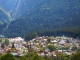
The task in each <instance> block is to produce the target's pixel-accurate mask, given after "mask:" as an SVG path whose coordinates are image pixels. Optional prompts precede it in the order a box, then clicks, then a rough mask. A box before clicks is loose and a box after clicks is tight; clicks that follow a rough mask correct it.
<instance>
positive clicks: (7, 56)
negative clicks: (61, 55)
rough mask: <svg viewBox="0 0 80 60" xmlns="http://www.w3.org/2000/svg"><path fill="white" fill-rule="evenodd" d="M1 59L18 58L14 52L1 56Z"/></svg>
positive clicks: (13, 59)
mask: <svg viewBox="0 0 80 60" xmlns="http://www.w3.org/2000/svg"><path fill="white" fill-rule="evenodd" d="M0 60H16V58H15V57H14V56H13V55H12V54H10V53H7V54H5V55H3V56H1V59H0Z"/></svg>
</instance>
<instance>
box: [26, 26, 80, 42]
mask: <svg viewBox="0 0 80 60" xmlns="http://www.w3.org/2000/svg"><path fill="white" fill-rule="evenodd" d="M63 35H65V36H67V37H73V38H77V37H79V38H80V28H76V27H72V28H62V29H61V28H60V29H54V30H42V31H35V32H32V33H29V34H27V35H25V40H26V41H28V40H30V39H33V38H35V37H37V36H54V37H56V36H63Z"/></svg>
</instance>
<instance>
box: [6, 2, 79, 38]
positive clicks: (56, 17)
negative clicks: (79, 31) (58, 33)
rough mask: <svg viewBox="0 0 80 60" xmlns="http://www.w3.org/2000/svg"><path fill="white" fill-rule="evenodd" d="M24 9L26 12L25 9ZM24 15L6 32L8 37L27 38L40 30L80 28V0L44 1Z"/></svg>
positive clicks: (10, 25) (11, 24) (13, 22)
mask: <svg viewBox="0 0 80 60" xmlns="http://www.w3.org/2000/svg"><path fill="white" fill-rule="evenodd" d="M25 4H26V3H25ZM22 6H24V5H22ZM23 9H24V10H25V11H26V9H25V7H23ZM22 15H23V16H22V17H21V18H19V19H16V20H14V21H12V22H11V23H10V24H9V26H8V29H7V30H6V31H5V34H6V35H7V36H12V37H13V36H25V35H26V34H27V33H30V32H33V31H38V30H51V29H56V28H64V27H66V28H70V27H80V0H74V1H73V0H65V1H64V0H42V1H41V2H40V3H38V4H36V5H35V6H34V7H33V8H32V9H31V10H29V11H28V12H25V13H23V14H22Z"/></svg>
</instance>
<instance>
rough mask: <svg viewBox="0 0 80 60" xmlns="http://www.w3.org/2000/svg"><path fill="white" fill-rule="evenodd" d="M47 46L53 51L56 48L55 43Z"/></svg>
mask: <svg viewBox="0 0 80 60" xmlns="http://www.w3.org/2000/svg"><path fill="white" fill-rule="evenodd" d="M47 48H48V49H49V50H50V51H51V52H52V51H55V50H56V47H55V46H54V45H48V46H47Z"/></svg>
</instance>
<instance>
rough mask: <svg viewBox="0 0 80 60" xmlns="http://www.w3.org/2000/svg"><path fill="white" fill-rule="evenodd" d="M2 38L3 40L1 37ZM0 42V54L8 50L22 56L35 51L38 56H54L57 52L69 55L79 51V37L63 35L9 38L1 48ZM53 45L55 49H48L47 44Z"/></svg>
mask: <svg viewBox="0 0 80 60" xmlns="http://www.w3.org/2000/svg"><path fill="white" fill-rule="evenodd" d="M2 40H5V39H4V38H2ZM3 43H4V41H2V43H0V54H2V53H6V52H10V53H11V54H13V55H18V56H24V55H25V54H26V53H27V52H34V51H37V53H38V55H39V56H45V55H47V56H54V57H55V56H56V55H57V54H67V55H71V54H74V53H76V51H80V41H79V39H74V38H71V37H65V36H62V37H60V36H58V37H53V36H50V37H49V36H42V37H36V38H34V39H32V40H30V41H27V42H26V41H25V40H24V39H23V38H21V37H16V38H9V45H7V46H6V45H5V44H4V48H2V44H3ZM50 45H51V48H52V47H55V48H56V49H55V50H52V51H50V48H48V47H47V46H50Z"/></svg>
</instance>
